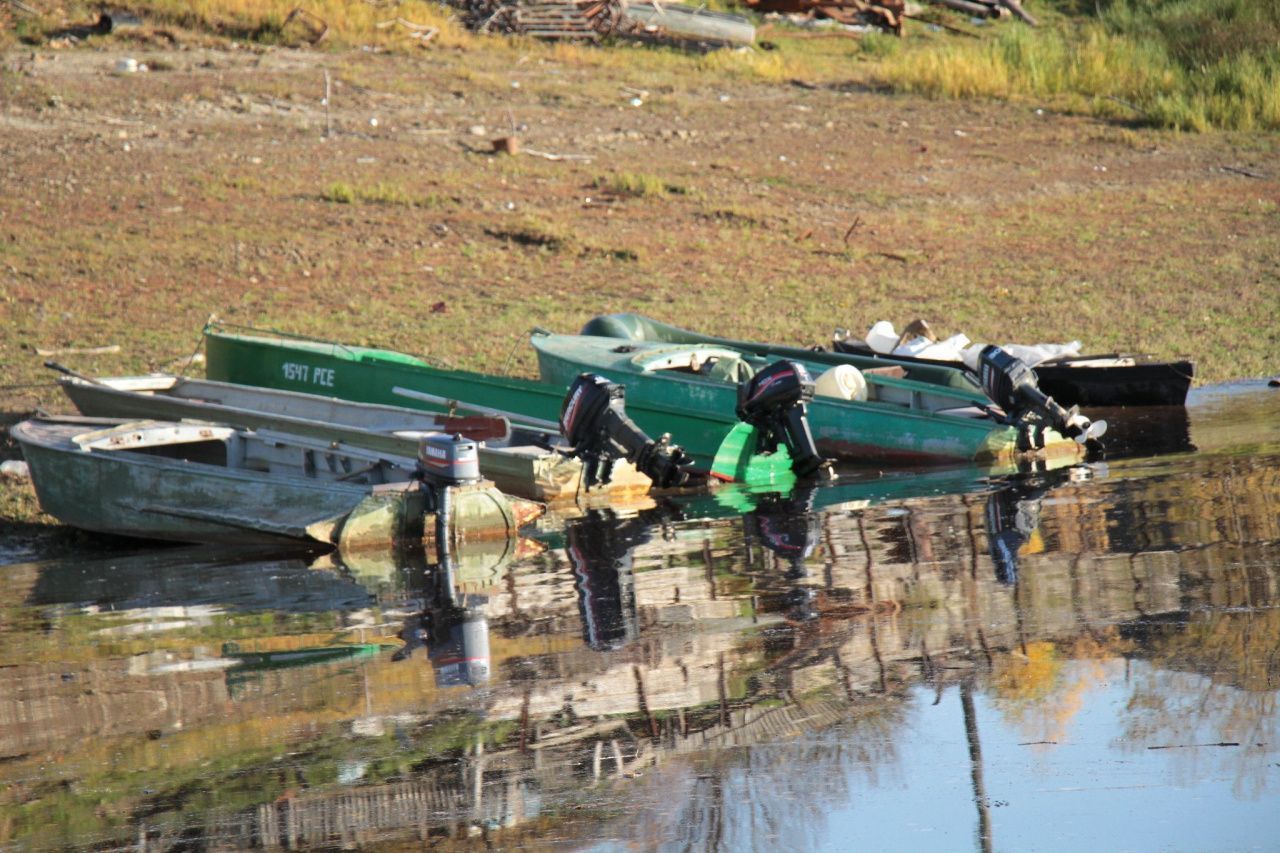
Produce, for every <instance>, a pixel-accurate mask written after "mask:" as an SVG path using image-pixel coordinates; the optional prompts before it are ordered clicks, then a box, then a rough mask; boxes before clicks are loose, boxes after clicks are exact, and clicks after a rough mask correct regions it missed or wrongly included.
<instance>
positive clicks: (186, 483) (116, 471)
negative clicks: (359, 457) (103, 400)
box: [12, 422, 369, 545]
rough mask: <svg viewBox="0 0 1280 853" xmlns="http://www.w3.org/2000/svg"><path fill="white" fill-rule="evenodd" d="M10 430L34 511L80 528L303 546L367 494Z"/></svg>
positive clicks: (349, 488)
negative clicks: (316, 529)
mask: <svg viewBox="0 0 1280 853" xmlns="http://www.w3.org/2000/svg"><path fill="white" fill-rule="evenodd" d="M27 423H29V422H26V423H23V424H18V425H17V426H15V427H13V430H12V433H13V437H14V439H15V440H17V441H18V443H19V444H20V445H21V446H22V455H23V457H24V458H25V459H26V460H27V464H28V465H29V466H30V467H31V480H32V483H33V485H34V486H35V490H36V497H37V498H38V499H39V501H40V506H41V508H42V509H43V510H44V511H45V512H47V513H49V514H50V515H52V516H53V517H55V518H57V519H58V520H59V521H61V522H63V523H64V524H69V525H71V526H73V527H78V528H80V529H82V530H92V531H96V532H99V533H111V534H115V535H118V536H133V537H138V538H141V539H159V540H164V541H171V542H207V543H225V544H229V545H230V544H245V543H252V542H263V543H269V542H275V543H279V542H281V541H282V540H286V539H287V540H295V541H296V540H312V541H314V539H313V537H311V536H310V535H309V534H308V528H310V527H312V526H313V525H316V524H321V525H325V524H327V523H332V522H334V521H335V520H336V519H341V518H343V517H345V516H346V515H347V514H348V513H350V512H351V510H353V509H354V508H355V507H356V506H357V505H358V504H359V503H360V502H361V501H362V500H364V498H365V497H366V495H367V494H368V491H369V490H368V488H367V487H364V486H358V485H352V484H347V483H332V482H324V481H308V480H294V479H286V478H271V477H267V476H263V475H262V474H260V473H258V472H253V471H242V470H235V469H227V468H220V467H218V466H214V465H202V464H199V463H188V462H180V461H177V460H173V459H161V458H155V459H153V458H147V457H145V456H142V455H140V454H134V453H128V452H112V453H91V452H83V451H80V450H78V449H76V448H74V447H70V446H58V445H56V444H52V443H48V442H44V441H41V440H39V439H38V438H37V437H36V436H35V435H33V434H32V432H31V431H30V430H28V429H26V428H25V427H26V426H27Z"/></svg>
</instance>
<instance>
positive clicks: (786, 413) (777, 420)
mask: <svg viewBox="0 0 1280 853" xmlns="http://www.w3.org/2000/svg"><path fill="white" fill-rule="evenodd" d="M813 392H814V381H813V377H812V376H810V375H809V371H808V370H807V369H806V368H805V366H804V365H803V364H800V363H799V362H796V361H789V360H785V359H784V360H782V361H776V362H774V363H773V364H771V365H769V366H768V367H766V368H764V369H763V370H761V371H760V372H759V373H757V374H756V375H755V376H753V377H751V378H750V379H748V380H746V381H745V382H742V383H740V384H739V385H738V407H737V415H738V418H739V420H741V421H743V422H744V423H748V424H750V425H751V426H753V427H755V428H756V430H757V432H758V434H759V446H758V448H757V450H758V452H773V451H774V450H776V449H777V448H778V445H780V444H781V445H785V446H786V448H787V450H788V452H789V453H790V454H791V460H792V469H793V470H794V471H795V473H796V474H797V475H798V476H801V477H809V476H812V475H814V474H816V473H818V472H819V471H821V470H823V469H826V470H828V471H829V470H830V465H829V463H828V462H827V461H826V460H825V459H823V458H822V457H821V456H820V455H819V454H818V449H817V445H816V443H815V442H814V440H813V433H812V432H811V431H810V429H809V419H808V414H809V408H808V404H809V401H811V400H812V399H813Z"/></svg>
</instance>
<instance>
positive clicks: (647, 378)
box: [533, 333, 1081, 466]
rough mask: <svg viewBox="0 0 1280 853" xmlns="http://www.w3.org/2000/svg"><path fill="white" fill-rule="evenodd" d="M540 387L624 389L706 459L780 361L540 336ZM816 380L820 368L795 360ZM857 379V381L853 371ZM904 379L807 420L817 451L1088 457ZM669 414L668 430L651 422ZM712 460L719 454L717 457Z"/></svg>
mask: <svg viewBox="0 0 1280 853" xmlns="http://www.w3.org/2000/svg"><path fill="white" fill-rule="evenodd" d="M533 345H534V348H535V349H536V350H537V351H538V364H539V368H540V370H541V374H542V378H543V379H544V380H545V381H547V382H550V383H553V384H559V383H568V382H570V381H572V379H573V378H574V377H575V376H577V375H579V374H581V373H583V372H588V373H596V374H600V375H602V376H604V377H606V378H608V379H609V380H610V381H612V382H617V383H619V384H621V385H624V386H625V387H626V389H627V406H628V411H629V412H632V413H633V415H634V418H635V421H636V423H637V424H639V425H640V427H641V428H642V429H644V430H646V431H649V432H656V431H659V430H661V431H670V432H671V433H672V434H673V435H675V436H678V439H679V441H680V443H681V444H682V445H684V446H687V447H688V448H689V449H690V451H691V452H693V453H699V452H705V451H706V448H708V447H711V446H712V445H713V444H714V443H715V442H718V441H719V440H720V437H721V436H722V435H723V434H724V432H725V431H727V430H728V429H729V428H730V427H732V426H733V423H734V410H735V407H736V406H737V398H738V382H739V381H741V380H742V379H745V378H747V377H750V376H752V375H754V374H755V373H756V372H757V371H759V370H760V369H761V368H763V367H764V366H766V365H767V364H769V363H771V362H773V361H777V360H778V359H777V358H774V357H768V356H758V355H755V354H753V353H750V352H744V351H742V350H738V349H734V348H730V347H726V346H721V345H711V344H689V343H676V344H672V343H639V342H624V341H620V340H618V339H617V338H609V337H592V336H587V335H553V334H548V333H535V335H534V337H533ZM793 360H794V361H797V362H799V363H801V364H804V365H805V366H806V367H807V368H808V369H809V370H810V372H812V373H814V374H815V375H816V374H817V373H820V372H822V370H823V366H824V365H823V364H822V363H819V362H814V361H812V360H811V359H808V358H795V359H793ZM855 372H856V371H855ZM896 373H897V374H898V375H885V374H884V373H877V372H875V371H863V372H862V375H861V380H860V381H863V382H865V387H864V388H861V389H860V391H859V392H858V393H857V394H854V395H851V396H844V397H841V396H826V395H824V394H823V388H824V383H823V380H822V378H821V377H819V380H818V383H817V384H818V390H819V395H818V396H816V397H814V399H813V401H812V402H811V403H810V404H809V412H808V419H809V424H810V427H811V428H812V431H813V437H814V439H815V440H816V442H817V447H818V450H819V451H820V452H821V453H822V454H823V455H825V456H827V457H828V458H834V459H839V460H844V461H849V462H857V463H868V464H879V465H903V466H920V465H938V464H956V463H964V462H975V463H979V464H986V463H999V462H1005V461H1009V460H1012V459H1015V458H1017V457H1019V456H1022V455H1026V454H1030V453H1036V454H1040V455H1044V456H1052V457H1056V458H1063V457H1067V458H1078V456H1079V455H1080V454H1081V448H1080V446H1079V445H1078V444H1077V443H1076V442H1073V441H1071V440H1070V439H1067V438H1064V437H1063V436H1061V435H1059V434H1058V433H1057V432H1055V431H1053V430H1048V429H1037V431H1036V432H1037V434H1035V435H1033V434H1031V430H1029V429H1024V428H1015V427H1013V426H1009V425H1006V424H1003V423H1000V422H998V421H997V420H996V419H995V418H993V417H992V416H991V415H990V414H989V413H988V412H987V411H986V409H985V408H984V407H985V406H986V405H987V404H989V403H990V401H989V400H988V399H987V398H986V397H985V396H984V395H983V394H982V393H981V392H980V391H976V390H972V391H962V390H958V389H956V388H951V387H948V386H946V385H941V384H930V383H925V382H913V381H910V380H907V379H905V378H903V377H902V376H901V373H902V371H896ZM654 412H662V413H663V415H662V417H663V420H662V421H661V422H655V421H653V420H649V418H650V417H652V414H651V413H654ZM687 413H697V414H698V415H699V417H702V418H706V417H718V418H720V421H721V423H720V425H719V426H718V427H717V428H716V429H714V430H712V431H710V432H709V433H703V432H699V431H698V429H697V425H696V424H693V423H690V422H687V421H686V417H685V416H686V414H687ZM712 452H714V449H713V450H712Z"/></svg>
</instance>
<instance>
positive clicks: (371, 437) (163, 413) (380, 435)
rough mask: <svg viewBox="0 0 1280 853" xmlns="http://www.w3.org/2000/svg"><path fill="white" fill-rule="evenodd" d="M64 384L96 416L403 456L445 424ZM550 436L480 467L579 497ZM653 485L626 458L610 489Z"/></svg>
mask: <svg viewBox="0 0 1280 853" xmlns="http://www.w3.org/2000/svg"><path fill="white" fill-rule="evenodd" d="M62 389H63V391H64V392H65V393H66V395H67V396H68V397H69V398H70V399H71V401H72V403H74V404H75V406H76V408H77V409H79V410H80V412H81V413H82V414H85V415H90V416H95V417H111V418H152V419H161V420H180V419H194V420H203V421H212V422H216V423H223V424H230V425H232V426H237V427H244V428H250V429H259V428H268V429H274V430H279V431H283V432H289V433H292V434H295V435H303V436H309V437H311V438H317V439H325V440H335V439H336V440H338V441H341V442H343V443H344V444H349V445H352V446H355V447H362V448H366V449H369V450H374V451H377V452H379V453H388V454H393V455H398V456H408V457H413V456H414V455H415V454H416V453H417V443H418V439H417V438H416V437H413V435H412V434H413V433H414V432H418V431H431V430H439V429H443V428H444V426H442V425H441V423H440V417H441V416H439V415H435V414H429V413H426V412H423V411H421V410H418V409H411V408H405V407H403V406H386V405H375V404H372V403H352V402H348V401H344V400H337V399H334V398H332V397H322V396H319V395H316V394H303V393H298V392H293V391H284V390H279V389H274V388H257V387H252V386H246V385H235V384H231V383H223V382H209V381H202V380H187V379H179V378H177V377H165V376H149V377H148V376H141V377H124V378H107V379H103V380H100V381H98V382H97V383H92V382H87V381H84V380H81V379H64V380H62ZM396 399H397V400H398V401H400V402H402V403H408V402H409V401H408V400H405V399H404V398H396ZM516 431H517V433H526V432H534V431H532V430H528V429H523V430H521V429H517V430H516ZM398 433H399V434H398ZM543 437H545V436H544V435H543V434H542V432H541V431H538V434H536V435H530V436H528V437H527V439H526V438H525V437H524V436H521V438H522V440H525V441H526V443H525V444H519V445H517V446H491V445H489V444H482V445H481V446H480V448H479V456H480V472H481V474H482V475H483V476H485V477H486V478H488V479H490V480H492V481H493V482H494V484H495V485H497V487H498V488H499V489H501V490H502V491H503V492H505V493H507V494H509V495H516V496H518V497H522V498H527V499H529V500H535V501H542V502H550V501H558V500H570V499H573V498H574V497H575V496H577V495H578V494H579V493H580V492H581V479H582V463H581V462H579V461H578V460H576V459H571V458H568V457H565V456H562V455H560V454H558V453H554V452H550V451H547V450H545V449H544V448H542V447H539V446H537V445H536V444H534V440H535V439H536V438H543ZM555 437H557V438H558V436H555ZM649 486H650V483H649V479H648V478H647V477H645V476H643V475H641V474H639V473H637V472H636V471H635V469H634V468H632V467H631V466H630V465H628V464H626V463H621V464H619V465H618V466H616V467H615V471H614V477H613V480H612V482H611V483H610V484H609V486H608V488H607V490H606V491H607V492H608V494H609V496H611V497H613V498H619V499H621V498H626V497H630V496H635V495H641V494H645V493H647V492H648V490H649Z"/></svg>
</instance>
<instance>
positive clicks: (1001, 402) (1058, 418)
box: [978, 344, 1107, 444]
mask: <svg viewBox="0 0 1280 853" xmlns="http://www.w3.org/2000/svg"><path fill="white" fill-rule="evenodd" d="M978 380H979V382H980V383H981V385H982V390H983V392H984V393H985V394H986V395H987V396H988V397H990V398H991V400H992V401H993V402H994V403H995V404H996V405H998V406H999V407H1000V408H1002V409H1004V411H1005V413H1006V414H1008V415H1009V417H1010V418H1011V419H1012V420H1015V421H1018V420H1027V419H1028V418H1039V419H1042V420H1044V421H1047V422H1048V424H1049V425H1050V426H1052V427H1053V428H1055V429H1057V430H1058V431H1059V432H1061V433H1062V434H1063V435H1066V436H1068V437H1070V438H1074V439H1075V440H1076V441H1078V442H1079V443H1081V444H1086V443H1088V442H1091V441H1093V442H1096V441H1097V440H1098V439H1100V438H1101V437H1102V435H1103V434H1104V433H1105V432H1106V431H1107V422H1106V421H1091V420H1090V419H1089V418H1087V417H1085V416H1084V415H1082V414H1081V413H1080V407H1079V406H1072V407H1071V408H1070V409H1064V408H1063V407H1062V406H1061V405H1059V404H1058V403H1056V402H1055V401H1054V399H1053V398H1052V397H1050V396H1048V395H1047V394H1045V393H1044V392H1043V391H1041V390H1040V381H1039V378H1038V377H1037V376H1036V372H1035V371H1034V370H1032V369H1031V368H1030V367H1029V366H1027V363H1026V362H1024V361H1022V360H1021V359H1018V358H1015V357H1014V356H1012V355H1010V354H1009V353H1008V352H1005V351H1004V350H1003V349H1001V348H1000V347H998V346H995V345H994V344H992V345H988V346H986V347H983V349H982V352H981V353H980V354H979V355H978Z"/></svg>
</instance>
